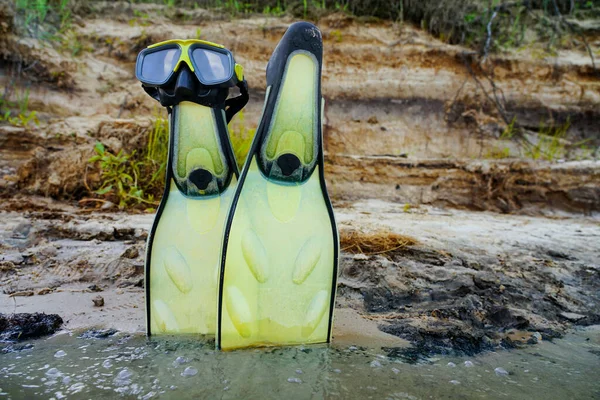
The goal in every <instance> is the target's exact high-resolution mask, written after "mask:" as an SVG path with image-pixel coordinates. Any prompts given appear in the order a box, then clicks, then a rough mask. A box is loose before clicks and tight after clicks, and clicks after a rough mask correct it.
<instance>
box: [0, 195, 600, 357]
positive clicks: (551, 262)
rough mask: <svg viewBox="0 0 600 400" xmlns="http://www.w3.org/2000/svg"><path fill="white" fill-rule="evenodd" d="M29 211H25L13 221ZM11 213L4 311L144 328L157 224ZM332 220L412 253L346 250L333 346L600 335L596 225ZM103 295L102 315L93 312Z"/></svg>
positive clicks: (6, 217)
mask: <svg viewBox="0 0 600 400" xmlns="http://www.w3.org/2000/svg"><path fill="white" fill-rule="evenodd" d="M28 202H29V203H28ZM23 206H25V207H27V209H29V211H26V212H16V211H11V210H15V209H17V210H18V209H19V207H23ZM36 207H37V210H36ZM3 209H4V211H2V212H0V218H1V219H2V221H3V224H2V227H1V228H0V248H1V250H2V251H1V255H0V259H1V261H0V265H1V266H2V271H1V272H0V276H1V278H0V284H1V285H2V288H3V292H4V293H2V294H1V295H0V311H2V312H4V313H11V312H34V311H36V312H37V311H43V312H47V313H58V314H59V315H60V316H61V317H62V318H63V319H64V320H65V322H66V328H67V329H78V328H86V329H89V328H90V327H99V328H116V329H119V330H126V331H143V330H144V306H143V304H144V303H143V289H142V287H143V257H144V255H143V251H144V245H145V238H146V236H147V230H148V228H149V226H150V224H151V221H152V216H151V215H143V214H138V215H130V214H120V213H117V214H114V213H111V214H89V213H86V212H82V211H81V210H77V209H75V208H71V207H69V206H67V205H65V204H64V203H55V202H52V201H49V200H47V199H31V198H30V199H29V200H27V199H19V200H11V201H8V202H5V203H4V205H3ZM337 218H338V224H339V227H340V230H341V232H342V236H344V235H346V234H347V233H348V232H350V231H360V232H363V233H372V232H379V231H382V230H383V231H390V232H395V233H400V234H403V235H408V236H411V237H413V238H414V239H416V241H417V244H415V245H412V246H409V247H404V248H399V249H395V250H391V251H387V252H385V253H383V254H350V253H348V252H346V251H345V250H347V249H343V251H342V257H341V262H340V278H339V286H338V300H337V314H336V315H337V316H338V317H337V319H336V330H335V336H336V338H337V339H336V340H344V341H348V342H354V343H359V344H360V343H370V344H371V345H373V343H376V344H377V345H379V346H382V347H385V348H387V349H388V352H389V353H390V354H392V355H396V356H400V357H403V358H405V359H407V360H409V361H415V360H419V359H421V358H423V357H426V356H427V355H430V354H434V353H440V352H442V353H445V352H456V353H465V354H474V353H477V352H480V351H484V350H491V349H494V348H497V347H498V346H501V347H504V348H510V347H514V346H520V345H525V344H534V343H536V342H537V341H539V340H550V339H552V338H554V337H558V336H561V335H562V334H563V333H564V332H565V331H566V330H567V329H568V328H569V327H571V326H573V325H591V324H598V323H600V296H599V295H598V293H600V265H599V264H598V259H600V246H599V245H598V243H600V240H599V239H600V224H599V223H598V221H597V220H596V219H590V218H589V217H588V218H555V219H548V218H539V217H526V216H502V215H498V214H491V213H473V212H466V211H447V210H440V209H436V208H431V207H425V206H423V207H417V208H407V207H405V206H404V205H403V204H394V203H389V202H385V201H381V200H368V201H361V202H355V203H340V204H338V205H337ZM97 296H101V297H102V298H103V302H104V304H103V305H102V306H95V305H94V302H93V300H94V299H95V298H97ZM405 341H408V342H410V343H411V344H412V347H409V348H406V346H405V345H404V343H406V342H405Z"/></svg>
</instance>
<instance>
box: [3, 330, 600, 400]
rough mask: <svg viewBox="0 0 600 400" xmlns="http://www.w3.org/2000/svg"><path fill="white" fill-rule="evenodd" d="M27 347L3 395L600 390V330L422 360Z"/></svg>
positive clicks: (184, 348)
mask: <svg viewBox="0 0 600 400" xmlns="http://www.w3.org/2000/svg"><path fill="white" fill-rule="evenodd" d="M30 345H33V347H31V348H27V347H29V346H30ZM21 346H23V344H19V345H16V346H13V350H15V351H12V352H8V353H4V354H0V398H12V399H29V398H34V397H40V398H54V399H64V398H69V399H71V398H73V399H81V398H115V397H118V396H123V397H124V398H130V399H135V398H137V399H149V398H161V399H188V398H210V399H213V398H220V399H239V398H253V399H258V398H260V399H271V398H283V399H286V400H289V399H320V398H341V399H347V398H360V399H450V398H458V399H484V398H485V399H495V398H498V399H505V398H509V399H515V398H542V399H545V400H547V399H567V398H568V399H590V398H591V399H593V398H600V379H598V378H599V377H600V330H599V329H597V328H596V329H586V330H581V331H579V332H577V333H574V334H570V335H568V336H566V337H565V338H564V339H559V340H555V341H554V342H552V343H551V342H542V343H540V344H538V345H536V346H530V347H527V348H524V349H519V350H512V351H498V352H493V353H486V354H482V355H479V356H477V357H446V356H444V357H436V358H431V359H430V360H429V362H423V363H419V364H407V363H403V362H402V361H400V360H398V359H393V358H389V357H387V356H386V355H385V352H384V351H382V350H375V349H364V348H358V347H356V346H347V345H344V346H342V345H339V344H338V345H335V344H334V345H332V346H307V347H291V348H271V349H254V350H244V351H235V352H229V353H223V352H217V351H215V350H213V345H212V344H211V343H208V342H199V341H197V340H192V339H177V340H175V339H152V340H147V339H146V338H145V337H143V336H128V335H124V334H116V335H114V336H111V337H109V338H105V339H84V338H79V337H77V336H76V335H69V334H63V335H59V336H55V337H52V338H49V339H46V340H38V341H33V342H29V343H25V347H26V348H25V349H21V350H16V349H18V348H19V347H21ZM3 347H6V346H3ZM9 348H10V347H9ZM5 351H6V350H5Z"/></svg>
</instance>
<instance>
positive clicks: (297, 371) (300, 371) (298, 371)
mask: <svg viewBox="0 0 600 400" xmlns="http://www.w3.org/2000/svg"><path fill="white" fill-rule="evenodd" d="M296 373H297V374H303V373H304V372H303V371H302V370H301V369H300V368H298V369H297V370H296Z"/></svg>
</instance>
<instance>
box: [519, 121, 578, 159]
mask: <svg viewBox="0 0 600 400" xmlns="http://www.w3.org/2000/svg"><path fill="white" fill-rule="evenodd" d="M570 125H571V123H570V121H569V120H567V121H566V122H565V123H564V124H562V125H559V126H554V125H551V126H545V125H544V124H543V123H542V124H540V130H539V133H538V137H537V142H536V143H535V144H531V145H529V146H527V147H526V148H525V152H524V154H525V156H527V157H530V158H532V159H534V160H539V159H545V160H548V161H554V160H556V159H558V158H560V157H563V156H564V155H565V147H566V141H565V138H566V135H567V131H568V130H569V127H570Z"/></svg>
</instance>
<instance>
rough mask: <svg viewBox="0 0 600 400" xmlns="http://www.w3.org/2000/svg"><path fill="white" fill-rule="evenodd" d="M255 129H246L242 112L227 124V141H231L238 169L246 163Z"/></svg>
mask: <svg viewBox="0 0 600 400" xmlns="http://www.w3.org/2000/svg"><path fill="white" fill-rule="evenodd" d="M255 133H256V129H248V128H247V127H246V120H245V117H244V112H243V111H241V112H240V113H239V114H238V117H237V118H236V119H235V121H232V122H230V123H229V139H230V140H231V146H232V147H233V152H234V153H235V159H236V161H237V164H238V166H239V167H240V169H241V168H242V166H243V165H244V162H245V161H246V156H247V155H248V151H250V146H252V140H253V139H254V134H255Z"/></svg>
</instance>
